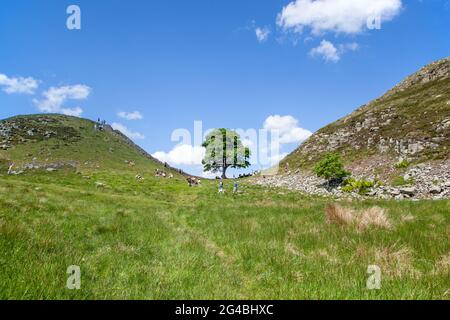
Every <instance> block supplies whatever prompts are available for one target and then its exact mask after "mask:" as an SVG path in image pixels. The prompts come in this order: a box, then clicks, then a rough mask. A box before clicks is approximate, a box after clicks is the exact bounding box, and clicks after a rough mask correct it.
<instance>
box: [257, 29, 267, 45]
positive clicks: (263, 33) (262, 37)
mask: <svg viewBox="0 0 450 320" xmlns="http://www.w3.org/2000/svg"><path fill="white" fill-rule="evenodd" d="M255 34H256V39H257V40H258V41H259V42H264V41H266V40H267V39H268V38H269V35H270V29H269V27H262V28H261V27H258V28H256V29H255Z"/></svg>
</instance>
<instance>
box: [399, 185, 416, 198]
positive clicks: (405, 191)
mask: <svg viewBox="0 0 450 320" xmlns="http://www.w3.org/2000/svg"><path fill="white" fill-rule="evenodd" d="M416 192H417V189H416V188H415V187H405V188H401V189H400V193H401V194H406V195H408V196H413V195H415V194H416Z"/></svg>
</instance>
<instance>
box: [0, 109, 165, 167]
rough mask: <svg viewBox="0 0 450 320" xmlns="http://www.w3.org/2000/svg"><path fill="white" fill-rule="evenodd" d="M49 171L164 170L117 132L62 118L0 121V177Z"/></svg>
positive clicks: (35, 117) (39, 117)
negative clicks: (34, 171)
mask: <svg viewBox="0 0 450 320" xmlns="http://www.w3.org/2000/svg"><path fill="white" fill-rule="evenodd" d="M13 163H14V166H13V170H14V172H23V171H25V170H33V169H48V170H49V171H51V170H55V169H59V168H62V167H72V168H77V169H80V168H82V169H84V170H89V169H92V170H109V169H113V170H126V169H127V168H128V169H129V168H130V167H133V170H138V169H144V168H145V169H146V170H147V171H151V170H154V169H166V170H169V168H164V164H162V163H161V162H159V161H158V160H156V159H154V158H153V157H152V156H151V155H149V154H148V153H146V152H145V151H144V150H143V149H142V148H140V147H138V146H137V145H135V144H134V143H133V142H132V141H131V140H130V139H128V138H127V137H126V136H124V135H123V134H122V133H121V132H119V131H116V130H113V129H112V128H111V127H110V126H108V125H106V126H105V128H104V129H103V130H98V129H96V128H95V123H94V122H93V121H90V120H86V119H80V118H76V117H70V116H64V115H29V116H17V117H13V118H9V119H5V120H2V121H0V174H5V173H6V172H7V170H8V169H9V166H10V165H11V164H13Z"/></svg>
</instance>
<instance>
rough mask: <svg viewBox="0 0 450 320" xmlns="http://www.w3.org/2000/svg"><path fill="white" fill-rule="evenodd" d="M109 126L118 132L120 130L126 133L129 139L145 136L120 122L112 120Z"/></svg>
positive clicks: (143, 137)
mask: <svg viewBox="0 0 450 320" xmlns="http://www.w3.org/2000/svg"><path fill="white" fill-rule="evenodd" d="M111 127H112V128H113V129H114V130H119V131H120V132H122V133H123V134H124V135H126V136H127V137H128V138H130V139H133V140H136V139H145V136H144V135H143V134H142V133H140V132H136V131H132V130H130V129H128V128H127V127H126V126H125V125H123V124H121V123H117V122H113V123H112V124H111Z"/></svg>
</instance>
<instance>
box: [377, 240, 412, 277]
mask: <svg viewBox="0 0 450 320" xmlns="http://www.w3.org/2000/svg"><path fill="white" fill-rule="evenodd" d="M374 255H375V264H376V265H378V266H380V268H381V271H382V273H383V274H384V275H386V276H388V277H392V278H401V277H404V276H409V277H412V278H419V277H420V275H421V274H420V271H418V270H416V269H415V268H414V266H413V263H412V262H413V252H412V250H411V249H409V248H407V247H398V246H396V245H393V246H390V247H382V248H378V249H376V250H375V253H374Z"/></svg>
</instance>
